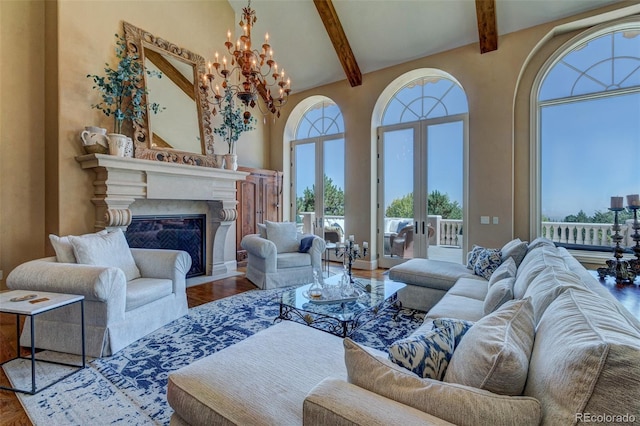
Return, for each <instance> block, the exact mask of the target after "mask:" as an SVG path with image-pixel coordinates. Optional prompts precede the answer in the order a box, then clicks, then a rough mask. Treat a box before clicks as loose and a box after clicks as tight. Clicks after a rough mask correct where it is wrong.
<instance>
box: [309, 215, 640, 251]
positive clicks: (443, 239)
mask: <svg viewBox="0 0 640 426" xmlns="http://www.w3.org/2000/svg"><path fill="white" fill-rule="evenodd" d="M300 216H301V223H299V224H298V225H299V226H298V227H299V229H300V231H302V232H313V225H314V224H315V213H312V212H311V213H301V214H300ZM400 222H407V223H410V224H411V223H413V218H401V217H387V218H385V220H384V228H383V229H384V234H385V235H389V234H391V233H393V232H397V231H398V230H397V226H398V223H400ZM428 222H429V226H431V227H432V228H433V229H434V231H435V232H434V235H433V236H432V237H431V238H430V239H429V244H430V245H438V246H454V247H455V246H458V247H461V246H462V238H463V233H462V231H463V229H462V220H461V219H443V218H442V216H438V215H429V216H428ZM334 224H338V225H339V226H340V227H341V228H342V229H343V230H344V229H345V218H344V216H325V217H324V226H333V225H334ZM612 225H613V224H612V223H577V222H542V236H543V237H545V238H548V239H550V240H552V241H553V242H556V243H560V244H575V245H582V246H594V247H596V246H600V247H611V245H612V240H611V234H612V231H611V227H612ZM620 228H621V230H620V235H622V236H623V238H624V239H623V240H622V245H623V246H625V247H630V246H631V245H633V244H634V242H633V239H632V238H631V231H632V227H631V221H627V222H626V223H621V224H620Z"/></svg>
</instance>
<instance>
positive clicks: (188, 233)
mask: <svg viewBox="0 0 640 426" xmlns="http://www.w3.org/2000/svg"><path fill="white" fill-rule="evenodd" d="M205 227H206V215H171V216H134V217H133V218H132V220H131V224H130V225H129V226H128V227H127V230H126V232H125V236H126V237H127V242H128V243H129V247H132V248H153V249H173V250H184V251H186V252H187V253H189V255H190V256H191V261H192V262H191V269H189V272H188V273H187V278H191V277H196V276H199V275H204V274H206V263H205V259H206V249H205V246H206V244H205V240H206V237H205V236H206V229H205Z"/></svg>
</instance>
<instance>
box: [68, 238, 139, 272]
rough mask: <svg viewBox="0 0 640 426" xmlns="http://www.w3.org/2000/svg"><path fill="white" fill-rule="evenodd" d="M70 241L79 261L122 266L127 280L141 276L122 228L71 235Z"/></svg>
mask: <svg viewBox="0 0 640 426" xmlns="http://www.w3.org/2000/svg"><path fill="white" fill-rule="evenodd" d="M69 241H70V242H71V245H72V246H73V253H74V255H75V257H76V259H77V260H78V263H82V264H85V265H96V266H113V267H116V268H120V269H122V271H123V272H124V275H125V277H127V281H131V280H134V279H136V278H140V270H139V269H138V266H137V265H136V262H135V261H134V260H133V255H132V254H131V249H129V244H127V239H126V238H125V236H124V233H123V232H122V230H120V229H118V230H117V231H114V232H110V233H108V234H106V235H94V236H91V237H84V238H83V237H74V236H70V237H69Z"/></svg>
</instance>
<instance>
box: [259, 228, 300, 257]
mask: <svg viewBox="0 0 640 426" xmlns="http://www.w3.org/2000/svg"><path fill="white" fill-rule="evenodd" d="M265 225H266V226H267V239H268V240H270V241H272V242H273V243H274V244H275V245H276V251H277V252H278V253H293V252H296V251H298V247H299V246H300V243H299V242H298V230H297V229H296V224H295V223H294V222H270V221H266V222H265Z"/></svg>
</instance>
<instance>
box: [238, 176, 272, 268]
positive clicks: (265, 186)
mask: <svg viewBox="0 0 640 426" xmlns="http://www.w3.org/2000/svg"><path fill="white" fill-rule="evenodd" d="M238 171H242V172H248V173H250V174H249V176H247V178H246V180H242V181H238V183H237V186H236V189H237V191H238V192H237V200H238V220H237V221H236V260H237V261H238V266H244V265H246V259H247V252H246V250H243V249H242V247H240V241H242V237H244V236H245V235H247V234H257V233H258V224H259V223H264V221H266V220H270V221H273V222H280V221H282V172H279V171H277V170H264V169H253V168H249V167H242V166H240V167H238Z"/></svg>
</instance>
